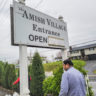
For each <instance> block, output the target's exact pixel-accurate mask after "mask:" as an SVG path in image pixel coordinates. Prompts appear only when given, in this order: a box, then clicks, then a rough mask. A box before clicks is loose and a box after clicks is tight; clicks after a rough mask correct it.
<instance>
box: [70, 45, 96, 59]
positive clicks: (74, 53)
mask: <svg viewBox="0 0 96 96" xmlns="http://www.w3.org/2000/svg"><path fill="white" fill-rule="evenodd" d="M70 58H72V59H84V60H96V44H90V45H85V46H80V47H73V48H72V47H70Z"/></svg>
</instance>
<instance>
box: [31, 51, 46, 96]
mask: <svg viewBox="0 0 96 96" xmlns="http://www.w3.org/2000/svg"><path fill="white" fill-rule="evenodd" d="M31 77H32V80H31V90H30V91H31V94H32V96H43V80H44V79H45V73H44V68H43V65H42V60H41V57H40V55H39V53H38V52H36V53H35V55H34V56H33V60H32V68H31Z"/></svg>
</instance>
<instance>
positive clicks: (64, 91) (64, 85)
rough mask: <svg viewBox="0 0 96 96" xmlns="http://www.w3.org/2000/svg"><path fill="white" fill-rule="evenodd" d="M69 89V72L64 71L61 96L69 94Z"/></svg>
mask: <svg viewBox="0 0 96 96" xmlns="http://www.w3.org/2000/svg"><path fill="white" fill-rule="evenodd" d="M68 89H69V86H68V78H67V73H66V72H64V73H63V75H62V81H61V89H60V93H59V96H67V94H68Z"/></svg>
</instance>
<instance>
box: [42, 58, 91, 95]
mask: <svg viewBox="0 0 96 96" xmlns="http://www.w3.org/2000/svg"><path fill="white" fill-rule="evenodd" d="M54 63H55V62H54ZM73 63H74V67H75V68H76V69H77V70H79V71H80V72H82V73H83V74H84V76H85V75H86V74H87V71H86V70H84V68H83V67H84V66H85V62H84V61H80V60H79V61H78V60H74V61H73ZM56 64H57V63H56ZM60 65H61V66H58V67H56V69H55V70H54V71H53V76H52V77H48V78H46V79H45V80H44V82H43V91H44V96H47V94H52V95H53V96H58V95H59V92H60V83H61V77H62V74H63V67H62V64H60ZM89 93H90V94H89V95H87V96H93V95H92V94H93V92H92V88H91V87H90V86H89Z"/></svg>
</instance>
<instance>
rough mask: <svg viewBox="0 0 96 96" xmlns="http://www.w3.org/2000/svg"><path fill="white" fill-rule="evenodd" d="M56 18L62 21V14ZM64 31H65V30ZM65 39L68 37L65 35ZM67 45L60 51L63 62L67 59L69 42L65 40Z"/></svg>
mask: <svg viewBox="0 0 96 96" xmlns="http://www.w3.org/2000/svg"><path fill="white" fill-rule="evenodd" d="M58 19H59V20H60V21H61V22H64V20H63V17H62V16H60V17H59V18H58ZM66 31H67V30H66ZM67 36H68V35H67ZM67 40H68V37H67ZM67 45H68V46H67V47H66V48H64V49H61V53H62V62H63V61H64V60H66V59H68V52H69V42H67Z"/></svg>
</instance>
